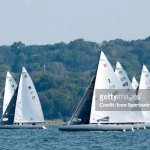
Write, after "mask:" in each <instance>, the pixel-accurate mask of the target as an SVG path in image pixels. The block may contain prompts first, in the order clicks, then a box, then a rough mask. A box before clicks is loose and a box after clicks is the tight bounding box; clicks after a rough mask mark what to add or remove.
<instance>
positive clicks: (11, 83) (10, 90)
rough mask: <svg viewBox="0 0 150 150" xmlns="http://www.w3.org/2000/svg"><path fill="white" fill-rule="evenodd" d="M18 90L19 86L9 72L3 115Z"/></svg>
mask: <svg viewBox="0 0 150 150" xmlns="http://www.w3.org/2000/svg"><path fill="white" fill-rule="evenodd" d="M16 89H17V84H16V81H15V80H14V78H13V77H12V76H11V74H10V73H9V72H7V74H6V81H5V89H4V99H3V114H4V113H5V111H6V108H7V107H8V104H9V103H10V101H11V99H12V97H13V95H14V93H15V91H16Z"/></svg>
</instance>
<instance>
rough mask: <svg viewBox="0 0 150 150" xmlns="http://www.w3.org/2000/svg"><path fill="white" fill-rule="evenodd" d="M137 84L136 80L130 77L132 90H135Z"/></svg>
mask: <svg viewBox="0 0 150 150" xmlns="http://www.w3.org/2000/svg"><path fill="white" fill-rule="evenodd" d="M138 86H139V84H138V82H137V80H136V79H135V77H133V78H132V88H133V89H134V90H136V89H137V88H138Z"/></svg>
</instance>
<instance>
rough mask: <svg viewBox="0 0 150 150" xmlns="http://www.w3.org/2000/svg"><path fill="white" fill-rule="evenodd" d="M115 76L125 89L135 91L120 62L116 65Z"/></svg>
mask: <svg viewBox="0 0 150 150" xmlns="http://www.w3.org/2000/svg"><path fill="white" fill-rule="evenodd" d="M115 74H116V76H117V78H118V80H119V81H120V82H121V84H122V85H123V87H124V88H125V89H133V88H132V84H131V82H130V80H129V77H128V75H127V73H126V71H125V70H124V69H123V68H122V66H121V64H120V63H119V62H118V61H117V63H116V69H115Z"/></svg>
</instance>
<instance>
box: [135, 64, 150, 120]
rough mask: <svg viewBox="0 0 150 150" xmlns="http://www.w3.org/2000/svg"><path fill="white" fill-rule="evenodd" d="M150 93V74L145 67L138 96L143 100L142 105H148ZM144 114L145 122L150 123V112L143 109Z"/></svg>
mask: <svg viewBox="0 0 150 150" xmlns="http://www.w3.org/2000/svg"><path fill="white" fill-rule="evenodd" d="M149 91H150V72H149V71H148V69H147V67H146V66H145V65H143V68H142V73H141V78H140V84H139V91H138V95H139V97H140V98H141V99H140V101H141V103H142V104H147V103H149V102H150V92H149ZM142 112H143V116H144V120H145V122H146V123H150V110H146V109H145V108H142Z"/></svg>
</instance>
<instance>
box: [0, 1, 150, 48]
mask: <svg viewBox="0 0 150 150" xmlns="http://www.w3.org/2000/svg"><path fill="white" fill-rule="evenodd" d="M149 35H150V0H0V45H3V44H12V43H13V42H14V41H22V42H24V43H25V44H48V43H55V42H61V41H64V42H69V41H71V40H74V39H77V38H84V39H85V40H90V41H96V42H102V41H103V40H111V39H116V38H121V39H124V40H132V39H139V38H145V37H147V36H149Z"/></svg>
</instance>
